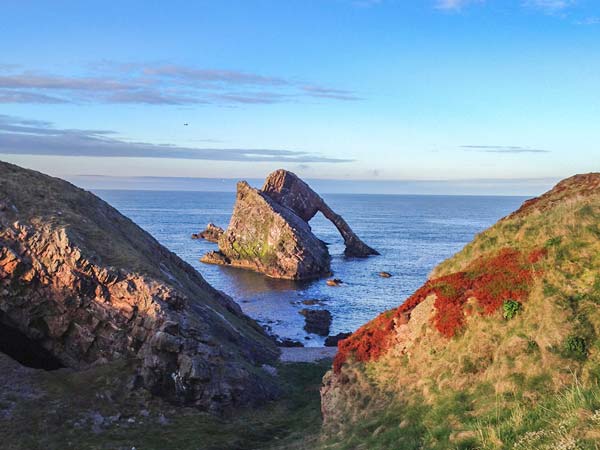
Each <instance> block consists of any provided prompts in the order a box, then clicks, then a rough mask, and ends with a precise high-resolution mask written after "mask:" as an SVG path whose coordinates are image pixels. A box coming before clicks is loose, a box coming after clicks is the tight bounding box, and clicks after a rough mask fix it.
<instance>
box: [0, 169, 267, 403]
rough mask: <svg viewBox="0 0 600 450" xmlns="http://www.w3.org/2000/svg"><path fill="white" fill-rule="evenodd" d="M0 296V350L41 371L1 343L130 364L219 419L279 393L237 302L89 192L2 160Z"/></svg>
mask: <svg viewBox="0 0 600 450" xmlns="http://www.w3.org/2000/svg"><path fill="white" fill-rule="evenodd" d="M0 291H1V296H0V334H2V335H3V336H4V337H5V338H4V339H0V342H1V343H2V347H3V348H2V349H1V350H2V351H5V352H7V353H9V354H12V356H13V357H15V358H17V359H19V358H20V357H21V358H24V359H26V358H27V357H28V356H29V357H30V358H33V359H34V360H35V359H38V361H37V362H38V363H40V364H41V365H42V366H43V364H44V363H43V361H40V360H39V358H36V357H35V356H32V355H31V354H30V355H24V354H19V352H21V353H22V352H23V346H22V345H21V346H20V345H19V343H18V342H15V341H14V339H13V340H12V341H11V339H7V338H6V336H21V337H22V339H23V340H26V341H27V346H28V347H29V348H36V349H37V350H38V354H45V355H46V356H48V357H51V358H52V364H53V365H55V366H57V365H62V366H67V367H72V368H75V369H81V368H86V367H88V366H91V365H95V364H102V363H103V362H106V361H113V360H120V359H127V360H130V361H131V364H132V365H133V366H134V368H135V371H136V373H137V381H136V383H137V384H140V385H142V386H144V387H146V388H147V389H149V390H150V391H152V392H153V393H155V394H157V395H161V396H163V397H166V398H168V399H169V400H172V401H174V402H177V403H181V404H188V405H193V406H197V407H199V408H201V409H206V410H210V411H215V412H220V411H223V410H226V409H228V408H231V407H232V406H235V405H244V404H254V403H260V402H262V401H265V400H267V399H269V398H272V397H273V396H274V395H275V393H276V389H275V386H274V384H273V382H272V379H271V378H270V377H269V376H268V375H267V374H266V372H264V371H263V370H262V369H261V365H262V364H264V363H269V362H272V361H273V360H274V359H275V358H276V357H277V349H276V348H275V347H274V345H273V344H272V343H271V341H270V340H269V339H268V338H267V337H266V336H265V335H264V333H263V332H262V330H261V329H260V327H259V326H258V325H257V324H256V323H255V322H253V321H252V320H251V319H249V318H247V317H246V316H244V315H243V314H242V312H241V310H240V309H239V307H238V306H237V305H236V304H235V302H233V301H232V300H231V299H230V298H228V297H227V296H225V295H224V294H222V293H220V292H218V291H216V290H215V289H213V288H212V287H211V286H210V285H208V284H207V283H206V282H205V281H204V280H203V279H202V277H201V276H200V275H199V274H198V273H197V272H196V271H195V270H194V269H193V268H192V267H191V266H189V265H188V264H186V263H185V262H183V261H182V260H181V259H179V258H178V257H177V256H176V255H174V254H173V253H171V252H169V251H168V250H167V249H166V248H164V247H163V246H161V245H160V244H159V243H158V242H157V241H156V240H154V239H153V238H152V237H151V236H150V235H149V234H148V233H146V232H144V231H143V230H142V229H141V228H139V227H138V226H136V225H135V224H134V223H133V222H131V221H130V220H129V219H127V218H126V217H124V216H122V215H121V214H119V212H117V211H116V210H115V209H114V208H112V207H110V206H109V205H108V204H107V203H105V202H103V201H102V200H100V199H98V198H97V197H95V196H94V195H93V194H91V193H88V192H85V191H83V190H81V189H78V188H76V187H74V186H72V185H70V184H69V183H67V182H64V181H62V180H59V179H55V178H51V177H48V176H45V175H42V174H40V173H37V172H33V171H29V170H25V169H21V168H18V167H16V166H13V165H10V164H6V163H0ZM15 333H16V334H15ZM27 346H26V347H27ZM48 368H50V367H48Z"/></svg>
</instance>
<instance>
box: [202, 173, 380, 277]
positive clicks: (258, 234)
mask: <svg viewBox="0 0 600 450" xmlns="http://www.w3.org/2000/svg"><path fill="white" fill-rule="evenodd" d="M319 211H320V212H321V213H323V215H324V216H325V217H327V218H328V219H329V220H330V221H331V222H333V224H334V225H335V226H336V227H337V229H338V230H339V231H340V233H341V235H342V237H343V238H344V243H345V244H346V250H345V254H346V255H347V256H356V257H365V256H368V255H377V254H378V253H377V251H375V250H373V249H372V248H371V247H369V246H368V245H366V244H365V243H364V242H362V241H361V240H360V239H359V238H358V236H356V234H354V232H353V231H352V229H351V228H350V226H349V225H348V224H347V223H346V221H345V220H344V219H343V218H342V217H341V216H340V215H338V214H336V213H335V212H334V211H333V210H332V209H331V208H330V207H329V206H328V205H327V204H326V203H325V201H324V200H323V199H322V198H321V197H319V195H318V194H317V193H316V192H315V191H313V190H312V189H311V188H310V187H309V186H308V185H307V184H306V183H305V182H304V181H302V180H301V179H300V178H298V177H297V176H296V175H295V174H293V173H291V172H288V171H286V170H277V171H275V172H273V173H272V174H270V175H269V176H268V177H267V179H266V181H265V184H264V186H263V188H262V189H261V190H258V189H254V188H252V187H250V186H249V185H248V183H246V182H244V181H242V182H240V183H238V186H237V198H236V203H235V207H234V210H233V215H232V217H231V221H230V223H229V227H228V228H227V230H226V231H225V233H223V235H222V236H221V238H219V251H213V252H210V253H208V254H207V255H205V256H204V257H203V258H202V259H201V261H203V262H205V263H211V264H221V265H230V266H234V267H240V268H245V269H251V270H255V271H258V272H262V273H264V274H266V275H268V276H270V277H274V278H286V279H293V280H303V279H310V278H317V277H321V276H324V275H327V274H328V273H329V272H330V270H329V268H330V259H331V258H330V256H329V252H328V251H327V247H326V245H325V243H323V242H322V241H320V240H319V239H318V238H317V237H316V236H315V235H314V234H313V233H312V231H311V228H310V226H309V225H308V221H309V220H310V219H312V218H313V217H314V216H315V214H316V213H317V212H319Z"/></svg>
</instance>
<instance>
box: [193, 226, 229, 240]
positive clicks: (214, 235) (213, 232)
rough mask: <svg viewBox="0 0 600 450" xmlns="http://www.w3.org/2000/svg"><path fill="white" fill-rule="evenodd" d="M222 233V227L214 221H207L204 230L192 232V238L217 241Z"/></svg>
mask: <svg viewBox="0 0 600 450" xmlns="http://www.w3.org/2000/svg"><path fill="white" fill-rule="evenodd" d="M223 233H224V231H223V228H221V227H218V226H216V225H215V224H214V223H209V224H208V225H207V226H206V229H205V230H204V231H201V232H200V233H194V234H192V239H205V240H207V241H209V242H214V243H217V242H219V238H220V237H221V235H222V234H223Z"/></svg>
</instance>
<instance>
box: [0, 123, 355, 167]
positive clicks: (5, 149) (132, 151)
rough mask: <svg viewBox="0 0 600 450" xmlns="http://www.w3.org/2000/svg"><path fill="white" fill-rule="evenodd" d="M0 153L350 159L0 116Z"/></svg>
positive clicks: (301, 160) (296, 160) (295, 160)
mask: <svg viewBox="0 0 600 450" xmlns="http://www.w3.org/2000/svg"><path fill="white" fill-rule="evenodd" d="M0 154H12V155H15V154H16V155H45V156H91V157H127V158H170V159H190V160H207V161H246V162H286V163H317V162H318V163H342V162H350V161H351V160H350V159H338V158H328V157H324V156H321V155H318V154H314V153H310V152H304V151H297V150H284V149H253V148H250V149H240V148H191V147H181V146H176V145H165V144H151V143H145V142H129V141H126V140H124V139H119V138H117V137H115V133H114V132H112V131H110V130H75V129H60V128H56V127H54V126H53V125H52V123H50V122H44V121H36V120H26V119H19V118H15V117H11V116H5V115H0Z"/></svg>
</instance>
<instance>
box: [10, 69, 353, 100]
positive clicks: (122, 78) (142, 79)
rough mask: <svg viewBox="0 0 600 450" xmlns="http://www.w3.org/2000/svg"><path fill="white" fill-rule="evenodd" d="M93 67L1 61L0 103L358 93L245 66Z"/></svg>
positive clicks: (305, 97) (330, 96)
mask: <svg viewBox="0 0 600 450" xmlns="http://www.w3.org/2000/svg"><path fill="white" fill-rule="evenodd" d="M93 69H94V73H93V75H64V74H49V73H40V72H34V71H31V70H23V69H22V68H20V67H18V66H14V65H12V66H11V65H0V103H92V102H93V103H98V102H100V103H131V104H147V105H194V104H218V105H220V104H225V105H232V104H271V103H282V102H291V101H301V100H305V101H306V100H308V99H310V98H313V99H314V98H319V99H323V100H331V101H336V100H337V101H349V100H358V99H359V97H358V96H356V95H355V94H354V93H353V92H351V91H348V90H344V89H340V88H338V87H331V86H322V85H319V84H312V83H309V84H307V83H306V82H302V81H298V80H292V79H286V78H283V77H275V76H266V75H262V74H256V73H250V72H244V71H234V70H217V69H205V68H197V67H189V66H182V65H172V64H154V65H150V64H133V63H129V64H118V63H110V62H105V63H101V64H97V65H95V66H94V67H93Z"/></svg>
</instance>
